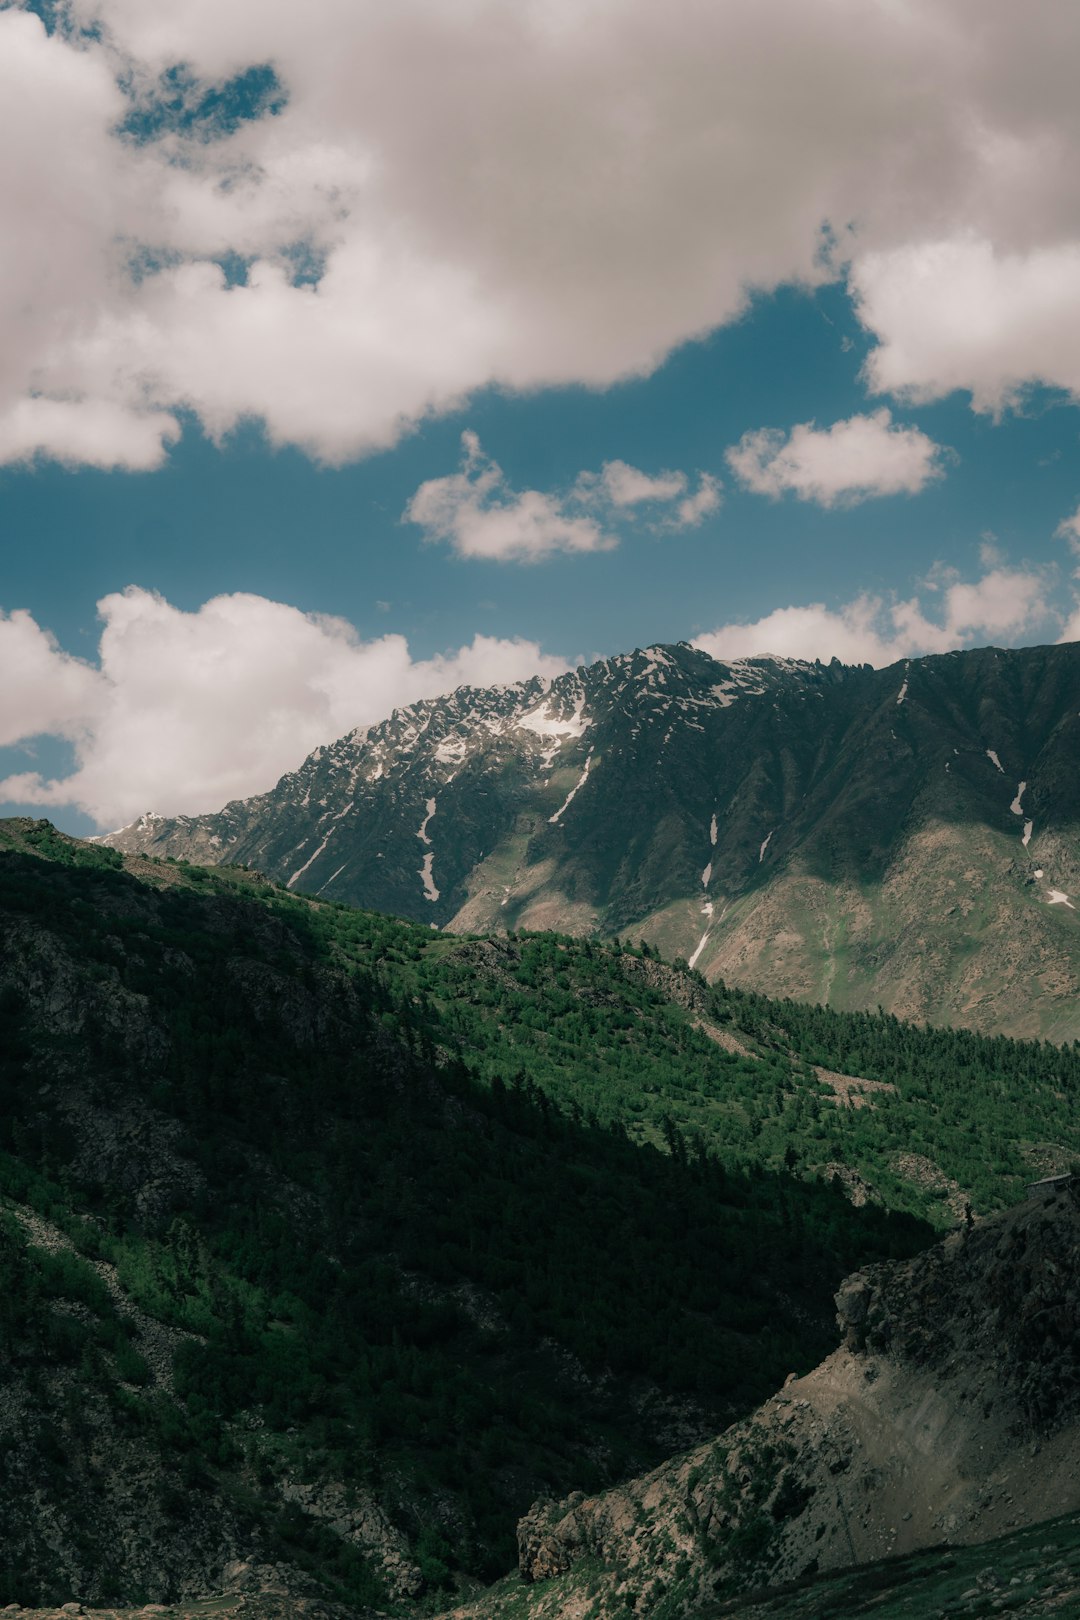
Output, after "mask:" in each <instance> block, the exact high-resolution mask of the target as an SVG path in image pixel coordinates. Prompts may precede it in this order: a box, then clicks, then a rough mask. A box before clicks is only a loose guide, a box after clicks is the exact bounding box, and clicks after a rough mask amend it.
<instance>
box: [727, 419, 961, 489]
mask: <svg viewBox="0 0 1080 1620" xmlns="http://www.w3.org/2000/svg"><path fill="white" fill-rule="evenodd" d="M727 461H728V465H729V466H730V467H731V470H732V472H734V474H735V475H736V477H737V478H738V479H739V480H740V482H742V483H743V484H745V485H746V487H747V489H751V490H753V491H754V492H755V494H758V495H771V496H773V497H774V498H775V497H778V496H780V495H784V494H788V493H790V494H792V495H795V496H797V497H798V499H799V500H801V501H816V502H817V503H818V505H819V506H852V505H854V504H855V503H856V502H857V501H865V500H868V499H869V498H870V497H871V496H874V495H916V494H918V492H919V490H921V489H925V487H926V485H927V484H929V483H931V482H932V481H933V480H934V479H935V478H938V477H940V476H941V470H942V468H941V461H942V450H941V446H940V445H937V444H935V443H934V441H933V439H929V438H927V436H926V434H925V433H923V432H921V431H920V429H919V428H914V427H900V426H898V425H894V423H893V420H892V416H891V414H890V412H889V411H887V410H885V409H884V408H882V409H881V410H877V411H874V412H873V413H872V414H871V415H869V416H851V417H848V419H847V420H846V421H844V422H834V423H833V425H832V426H831V427H828V428H818V427H815V425H814V423H813V422H800V423H799V424H798V426H796V427H793V428H792V430H791V432H790V433H789V434H785V433H784V432H783V431H782V430H781V429H778V428H758V429H757V430H756V431H754V432H751V433H744V434H743V436H742V438H741V439H740V440H739V442H738V444H737V445H733V446H732V448H731V449H730V450H729V451H728V452H727Z"/></svg>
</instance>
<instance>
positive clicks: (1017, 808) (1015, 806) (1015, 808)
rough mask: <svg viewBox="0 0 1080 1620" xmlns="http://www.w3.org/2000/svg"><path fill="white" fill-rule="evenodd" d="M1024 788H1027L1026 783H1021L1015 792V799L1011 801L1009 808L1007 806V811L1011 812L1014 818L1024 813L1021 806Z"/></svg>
mask: <svg viewBox="0 0 1080 1620" xmlns="http://www.w3.org/2000/svg"><path fill="white" fill-rule="evenodd" d="M1026 788H1027V783H1026V782H1021V783H1020V786H1019V787H1018V788H1017V790H1016V798H1015V799H1014V800H1013V802H1012V804H1010V806H1009V809H1010V810H1011V811H1012V813H1013V815H1014V816H1022V815H1023V813H1024V806H1023V803H1022V800H1023V797H1024V792H1025V789H1026Z"/></svg>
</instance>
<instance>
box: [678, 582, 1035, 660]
mask: <svg viewBox="0 0 1080 1620" xmlns="http://www.w3.org/2000/svg"><path fill="white" fill-rule="evenodd" d="M930 585H931V590H932V591H934V594H937V592H936V590H935V582H933V581H931V582H930ZM1049 618H1052V614H1051V610H1050V607H1049V605H1048V603H1047V600H1046V581H1045V578H1044V576H1043V574H1041V573H1038V572H1033V571H1029V570H1023V569H1008V568H993V569H990V570H989V572H987V573H985V574H984V575H983V576H982V577H981V578H980V579H978V580H975V581H973V582H966V581H963V580H960V579H955V578H953V579H952V580H951V582H950V583H948V584H947V585H946V586H945V588H944V589H943V590H941V591H940V604H939V607H938V611H937V613H936V614H935V615H934V616H932V617H931V616H928V614H927V612H926V610H925V609H924V606H923V603H922V601H921V600H920V598H919V597H912V598H910V599H909V600H908V601H905V602H886V601H885V600H884V599H883V598H882V597H880V596H871V595H865V594H864V595H859V596H857V597H855V598H854V599H853V600H852V601H850V602H848V603H846V604H844V605H843V606H842V607H839V608H828V607H826V606H825V605H824V603H821V602H812V603H809V604H808V605H806V606H802V607H783V608H776V609H774V611H773V612H771V613H768V614H766V615H765V616H764V617H763V618H761V619H757V620H755V621H753V622H752V623H743V624H726V625H722V626H720V628H719V629H717V630H713V631H710V632H708V633H707V634H705V635H701V636H698V637H696V638H695V645H696V646H698V647H702V648H703V649H704V650H705V651H706V652H708V653H712V655H713V657H714V658H721V659H728V658H749V657H753V656H754V655H755V654H762V653H771V654H773V655H775V656H778V657H783V658H805V659H814V658H821V659H823V660H828V659H830V658H839V659H840V661H841V662H842V663H849V664H862V663H868V664H875V665H879V666H880V665H884V664H891V663H894V662H895V661H896V660H897V659H898V658H909V657H916V656H918V655H919V654H922V653H940V652H950V651H951V650H952V649H953V648H956V647H964V646H974V645H976V644H978V643H980V642H986V641H996V640H1005V641H1011V640H1015V639H1016V638H1017V637H1018V636H1021V635H1024V634H1025V633H1027V632H1029V631H1031V630H1033V629H1035V628H1037V627H1039V626H1041V625H1043V624H1044V623H1045V622H1046V621H1047V620H1048V619H1049ZM1058 623H1060V618H1059V619H1058Z"/></svg>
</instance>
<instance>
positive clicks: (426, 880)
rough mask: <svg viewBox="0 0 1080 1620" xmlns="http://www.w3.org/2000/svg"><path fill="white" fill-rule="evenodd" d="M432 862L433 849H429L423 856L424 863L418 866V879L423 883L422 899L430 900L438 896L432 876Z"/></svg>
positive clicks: (433, 856) (433, 860)
mask: <svg viewBox="0 0 1080 1620" xmlns="http://www.w3.org/2000/svg"><path fill="white" fill-rule="evenodd" d="M434 863H435V851H434V850H433V849H429V850H428V852H427V854H426V855H425V856H424V864H423V866H421V868H420V881H421V883H422V884H423V885H424V899H425V900H431V901H432V902H434V901H436V900H437V899H438V898H439V891H438V889H437V888H436V887H435V879H434V878H433V877H432V871H431V869H432V867H433V865H434Z"/></svg>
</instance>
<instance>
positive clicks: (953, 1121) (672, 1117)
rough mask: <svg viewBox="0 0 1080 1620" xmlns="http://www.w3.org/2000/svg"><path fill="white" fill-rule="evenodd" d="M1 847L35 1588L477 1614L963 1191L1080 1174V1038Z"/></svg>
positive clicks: (724, 1416) (10, 1126)
mask: <svg viewBox="0 0 1080 1620" xmlns="http://www.w3.org/2000/svg"><path fill="white" fill-rule="evenodd" d="M2 837H3V841H4V847H3V849H2V852H0V925H2V944H0V1015H2V1017H0V1036H2V1041H0V1058H2V1069H0V1188H2V1191H3V1197H4V1219H3V1222H2V1224H0V1266H2V1268H3V1279H4V1286H3V1287H2V1288H0V1338H2V1352H3V1354H2V1364H3V1367H4V1369H5V1370H4V1372H3V1373H2V1374H0V1378H2V1379H3V1384H2V1386H0V1444H2V1445H3V1448H4V1454H5V1457H6V1458H7V1459H8V1481H9V1483H8V1486H7V1488H6V1489H2V1490H0V1549H2V1550H0V1595H3V1596H4V1597H5V1599H8V1600H18V1601H20V1602H24V1603H26V1602H30V1601H31V1600H33V1601H38V1600H41V1601H50V1602H54V1601H57V1600H62V1599H63V1598H64V1597H65V1596H70V1595H78V1596H80V1597H81V1598H83V1599H84V1600H88V1599H98V1600H102V1601H104V1600H106V1599H109V1600H118V1599H119V1598H120V1597H121V1596H124V1597H128V1598H135V1597H137V1598H139V1599H141V1600H142V1601H151V1600H161V1599H163V1598H165V1597H168V1598H172V1597H177V1596H182V1595H185V1594H187V1595H191V1594H192V1593H195V1592H198V1591H201V1590H208V1589H212V1586H213V1581H214V1579H215V1578H216V1577H217V1575H218V1574H220V1571H221V1569H222V1568H224V1566H225V1564H226V1563H227V1562H228V1561H229V1559H230V1558H235V1557H236V1556H237V1555H238V1553H239V1552H243V1554H244V1556H250V1557H253V1558H255V1559H256V1561H258V1560H260V1559H261V1560H262V1561H264V1562H266V1563H267V1564H274V1563H280V1564H284V1565H285V1566H287V1567H288V1568H290V1569H293V1570H296V1571H301V1572H302V1571H304V1570H306V1571H307V1572H308V1575H309V1577H310V1578H311V1579H313V1580H317V1582H318V1583H319V1584H320V1587H321V1589H322V1590H323V1591H324V1592H326V1593H328V1594H334V1595H337V1596H338V1597H340V1598H342V1599H348V1600H349V1601H352V1602H353V1603H357V1602H359V1603H369V1604H376V1605H377V1606H379V1607H387V1606H390V1607H394V1606H400V1605H403V1604H404V1605H406V1606H413V1607H414V1606H416V1605H417V1604H419V1605H420V1606H421V1607H431V1606H436V1607H438V1606H440V1605H442V1606H445V1604H446V1601H447V1597H448V1594H449V1593H451V1592H452V1591H453V1590H454V1589H455V1588H456V1589H461V1588H462V1587H464V1589H466V1590H468V1589H469V1583H470V1582H473V1583H475V1582H476V1581H482V1580H488V1579H491V1578H493V1577H495V1576H498V1575H500V1574H502V1573H503V1572H504V1571H505V1570H506V1569H507V1568H509V1567H510V1566H511V1565H512V1563H513V1561H514V1539H513V1538H514V1528H515V1524H516V1521H517V1518H518V1517H519V1515H520V1514H521V1513H522V1512H524V1511H525V1509H526V1508H527V1507H528V1506H529V1505H530V1504H531V1502H532V1501H533V1500H534V1499H535V1498H536V1497H538V1496H541V1495H543V1494H545V1493H550V1494H562V1493H565V1492H567V1491H568V1490H571V1489H584V1490H595V1489H599V1488H601V1487H602V1486H604V1485H605V1484H607V1483H610V1482H611V1481H613V1480H615V1479H617V1478H619V1477H621V1476H625V1475H626V1474H629V1473H631V1472H640V1471H642V1470H643V1469H644V1468H647V1467H650V1466H652V1465H653V1464H654V1463H655V1462H657V1461H659V1460H660V1459H661V1458H662V1457H663V1456H665V1455H667V1454H669V1453H670V1452H671V1451H673V1450H677V1449H679V1448H680V1447H681V1446H684V1445H687V1444H690V1443H692V1442H693V1441H694V1440H696V1439H700V1438H703V1437H704V1436H706V1435H709V1434H711V1433H715V1432H716V1431H717V1430H718V1429H719V1428H721V1427H722V1426H723V1425H724V1424H725V1423H726V1422H727V1421H729V1419H730V1418H732V1417H733V1416H735V1415H737V1414H739V1413H742V1412H745V1411H747V1410H749V1409H750V1408H751V1407H752V1406H753V1405H755V1404H756V1402H757V1401H759V1400H760V1399H761V1398H762V1397H763V1396H764V1395H766V1394H768V1393H769V1392H770V1391H771V1390H772V1389H773V1388H774V1387H776V1386H777V1385H778V1384H780V1383H781V1382H782V1381H783V1379H784V1377H785V1376H786V1374H787V1373H788V1372H790V1371H792V1370H799V1371H803V1370H806V1369H808V1368H809V1367H810V1366H812V1365H813V1364H814V1363H815V1362H816V1361H817V1360H819V1359H820V1357H821V1356H822V1355H823V1354H824V1353H826V1352H827V1351H828V1350H829V1349H830V1348H831V1347H832V1345H833V1344H834V1342H835V1328H834V1325H833V1319H832V1318H833V1305H832V1297H831V1296H832V1293H833V1291H834V1289H835V1287H836V1286H837V1283H838V1282H839V1280H840V1278H841V1277H842V1276H843V1275H844V1274H845V1273H846V1272H848V1271H850V1270H852V1269H853V1268H855V1267H857V1266H859V1265H861V1264H864V1263H865V1262H867V1261H869V1260H873V1259H876V1258H881V1257H887V1256H891V1255H903V1254H907V1253H911V1252H913V1251H914V1250H915V1249H917V1248H918V1247H920V1246H923V1245H925V1243H926V1242H928V1241H929V1238H930V1236H931V1228H930V1226H929V1225H927V1224H923V1221H922V1220H920V1219H919V1218H918V1217H923V1218H925V1217H929V1218H930V1219H931V1220H932V1221H933V1222H934V1223H935V1224H938V1225H941V1224H947V1223H948V1222H949V1220H951V1219H953V1218H954V1217H953V1216H952V1215H950V1214H949V1212H948V1205H947V1199H948V1197H949V1196H950V1195H949V1189H948V1184H947V1183H946V1190H945V1194H944V1196H943V1195H942V1193H941V1191H940V1190H939V1188H938V1186H937V1184H936V1183H935V1182H934V1176H935V1175H936V1176H937V1177H938V1178H941V1177H953V1178H955V1179H956V1181H957V1182H958V1183H959V1184H960V1185H961V1187H962V1189H963V1193H964V1196H965V1197H967V1196H970V1197H971V1200H972V1203H973V1204H974V1206H975V1208H976V1210H977V1211H981V1210H984V1209H990V1208H992V1207H995V1206H997V1205H999V1204H1001V1203H1004V1202H1008V1201H1010V1200H1011V1199H1012V1198H1013V1197H1015V1195H1016V1192H1017V1189H1018V1187H1019V1184H1020V1182H1021V1181H1022V1179H1023V1178H1024V1177H1025V1176H1026V1175H1029V1174H1031V1173H1032V1171H1031V1169H1030V1166H1031V1165H1036V1167H1037V1164H1038V1156H1039V1155H1042V1156H1043V1157H1044V1158H1046V1157H1047V1156H1049V1157H1051V1158H1055V1156H1056V1158H1055V1162H1056V1159H1060V1158H1062V1157H1068V1156H1069V1155H1071V1154H1073V1153H1075V1152H1076V1150H1077V1142H1076V1138H1075V1131H1074V1127H1073V1126H1072V1124H1071V1118H1072V1109H1073V1107H1074V1103H1075V1095H1076V1090H1075V1088H1076V1077H1077V1072H1078V1068H1080V1058H1078V1055H1077V1054H1076V1052H1075V1051H1073V1050H1071V1049H1070V1050H1069V1051H1061V1050H1058V1049H1055V1048H1051V1047H1048V1046H1027V1045H1023V1044H1018V1043H1011V1042H1007V1041H1001V1040H981V1039H979V1038H977V1037H974V1036H970V1035H963V1034H948V1033H946V1032H933V1031H929V1032H928V1031H919V1030H915V1029H912V1028H910V1027H907V1026H903V1025H900V1024H898V1023H896V1022H895V1020H892V1019H887V1018H886V1019H879V1018H867V1017H853V1016H845V1015H839V1014H833V1013H822V1012H821V1011H819V1010H815V1009H812V1008H805V1007H801V1006H797V1005H795V1004H793V1003H782V1004H781V1003H770V1002H767V1001H764V1000H762V999H760V998H756V997H753V996H749V995H743V994H736V993H734V992H730V991H726V990H724V989H722V988H720V987H716V986H713V987H708V986H706V985H705V984H704V981H702V980H700V979H699V978H698V977H697V976H696V975H693V974H689V973H686V972H684V971H680V970H677V969H674V968H671V967H669V966H667V965H666V964H663V963H661V962H659V961H658V960H657V959H656V958H655V956H653V955H652V954H651V953H648V952H643V951H641V950H640V949H629V948H626V947H620V948H616V949H602V948H600V947H598V946H595V945H590V944H588V943H586V942H575V941H573V940H570V939H569V938H564V937H559V936H554V935H545V936H536V937H527V938H524V939H514V940H499V941H484V940H479V939H465V940H462V939H454V938H447V937H445V936H440V935H437V934H434V933H433V932H432V931H431V930H430V929H424V928H421V927H419V926H417V925H413V924H408V923H402V922H399V921H396V920H394V919H390V918H386V917H380V916H377V915H375V914H372V913H364V912H357V911H353V910H350V909H348V908H345V907H342V906H338V905H334V904H331V903H325V902H314V901H311V900H307V899H303V898H298V897H294V896H292V895H289V894H287V893H286V892H285V891H284V890H282V889H281V888H280V887H278V886H276V885H274V884H270V883H268V882H266V881H265V880H264V879H262V878H260V877H259V876H258V875H257V874H254V873H249V872H246V871H243V870H235V869H217V870H213V871H209V872H207V871H203V870H201V869H198V868H194V867H187V866H184V865H183V864H181V863H175V862H170V861H152V860H149V859H147V858H145V857H141V856H133V857H126V858H125V857H121V856H120V855H119V854H117V853H115V852H113V851H111V850H106V849H102V848H100V847H97V846H88V845H81V844H78V843H77V842H75V841H73V840H69V839H66V838H63V837H62V836H60V835H58V834H56V833H55V832H54V831H53V829H52V828H51V827H49V825H48V824H47V823H41V822H38V823H33V822H25V821H24V822H13V823H6V824H4V827H3V831H2ZM815 1065H817V1066H818V1067H820V1068H827V1069H829V1070H833V1071H835V1072H836V1074H837V1075H846V1076H848V1077H849V1078H850V1079H852V1080H857V1081H859V1082H863V1083H864V1084H863V1085H862V1086H861V1087H860V1086H859V1085H855V1086H854V1087H853V1088H852V1087H850V1086H849V1087H848V1088H847V1090H846V1091H845V1088H844V1086H843V1085H841V1086H840V1090H841V1092H842V1093H843V1094H844V1095H846V1096H849V1097H850V1098H851V1099H852V1100H855V1101H857V1100H862V1101H864V1102H865V1103H866V1104H867V1106H865V1107H859V1108H856V1107H847V1106H841V1105H839V1104H838V1099H837V1094H836V1087H837V1084H838V1081H837V1080H836V1079H834V1080H833V1081H832V1082H829V1081H826V1080H823V1079H822V1078H820V1077H819V1075H818V1074H817V1073H816V1072H815V1068H814V1066H815ZM872 1081H877V1082H879V1084H880V1085H884V1086H895V1088H896V1091H895V1092H892V1091H888V1090H879V1089H872V1088H871V1089H867V1088H866V1086H865V1082H872ZM904 1155H907V1159H904V1157H903V1156H904ZM913 1155H914V1156H915V1158H916V1159H918V1161H919V1163H918V1164H916V1165H915V1167H914V1169H913V1167H912V1164H911V1163H908V1162H907V1161H908V1160H910V1159H911V1158H912V1156H913ZM898 1156H899V1158H898ZM926 1166H929V1167H930V1168H929V1169H927V1168H926ZM860 1182H862V1183H865V1184H867V1186H868V1187H869V1189H870V1194H871V1196H869V1198H868V1200H867V1201H866V1202H864V1203H863V1205H862V1207H860V1208H856V1207H854V1205H853V1203H852V1202H851V1197H850V1196H848V1195H857V1196H860V1197H861V1196H862V1192H863V1191H865V1188H863V1189H862V1191H860ZM103 1474H104V1475H105V1476H107V1480H108V1488H107V1489H106V1488H103ZM43 1504H44V1508H43ZM343 1504H344V1506H343ZM45 1508H47V1511H45V1510H44V1509H45ZM298 1578H299V1577H298Z"/></svg>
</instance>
